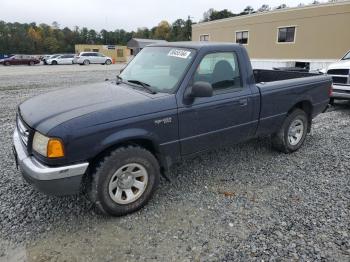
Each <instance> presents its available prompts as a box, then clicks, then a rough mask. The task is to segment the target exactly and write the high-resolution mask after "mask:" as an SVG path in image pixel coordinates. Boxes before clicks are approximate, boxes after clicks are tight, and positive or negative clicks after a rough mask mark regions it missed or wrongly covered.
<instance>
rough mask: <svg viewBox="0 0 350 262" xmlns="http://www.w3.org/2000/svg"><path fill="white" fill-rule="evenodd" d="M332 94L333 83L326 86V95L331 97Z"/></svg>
mask: <svg viewBox="0 0 350 262" xmlns="http://www.w3.org/2000/svg"><path fill="white" fill-rule="evenodd" d="M332 95H333V85H331V86H330V87H329V88H328V96H329V97H331V96H332Z"/></svg>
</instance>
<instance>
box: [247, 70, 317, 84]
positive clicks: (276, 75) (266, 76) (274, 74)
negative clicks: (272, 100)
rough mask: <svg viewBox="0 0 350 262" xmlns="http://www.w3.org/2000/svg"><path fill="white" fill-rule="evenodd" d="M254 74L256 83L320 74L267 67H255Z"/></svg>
mask: <svg viewBox="0 0 350 262" xmlns="http://www.w3.org/2000/svg"><path fill="white" fill-rule="evenodd" d="M253 74H254V78H255V83H266V82H274V81H281V80H289V79H295V78H302V77H310V76H318V75H319V74H314V73H308V72H296V71H281V70H265V69H254V70H253Z"/></svg>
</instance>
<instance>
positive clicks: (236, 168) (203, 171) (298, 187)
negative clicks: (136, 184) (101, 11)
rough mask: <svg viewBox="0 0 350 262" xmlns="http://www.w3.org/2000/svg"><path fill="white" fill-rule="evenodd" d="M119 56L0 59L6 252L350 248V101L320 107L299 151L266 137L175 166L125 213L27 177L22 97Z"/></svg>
mask: <svg viewBox="0 0 350 262" xmlns="http://www.w3.org/2000/svg"><path fill="white" fill-rule="evenodd" d="M118 68H120V66H118V65H114V66H111V67H102V66H91V67H79V66H76V67H74V66H70V67H69V66H68V67H66V66H62V67H57V69H56V68H54V67H41V68H40V67H33V69H32V68H30V70H32V71H31V72H28V71H26V70H24V69H27V67H10V68H9V70H11V71H7V70H5V69H4V68H0V101H1V104H0V132H1V134H2V136H1V137H0V143H1V150H0V156H1V159H2V161H1V162H0V169H1V173H0V176H1V177H0V221H1V225H0V261H1V260H4V261H7V260H13V261H25V260H27V261H112V260H113V261H140V260H147V261H156V260H159V261H193V260H194V261H236V260H241V261H246V260H252V261H254V260H258V261H263V260H264V261H267V260H269V261H282V260H283V261H284V260H291V261H295V260H301V261H319V260H326V261H349V260H350V149H349V148H350V104H349V103H343V104H339V105H337V106H336V107H335V108H333V110H331V111H330V112H327V113H325V114H322V115H320V116H318V117H317V118H316V119H315V120H314V125H313V130H312V133H311V134H310V135H309V136H308V138H307V140H306V143H305V145H304V146H303V148H302V149H301V150H300V151H298V152H296V153H294V154H291V155H285V154H281V153H278V152H275V151H273V150H272V149H271V146H270V141H269V139H267V138H260V139H255V140H253V141H250V142H247V143H243V144H240V145H237V146H234V147H227V148H223V149H219V150H216V151H214V152H211V153H207V154H205V155H203V156H201V157H198V158H196V159H193V160H191V161H187V162H184V163H182V164H180V165H178V166H176V167H174V169H173V170H172V171H171V173H170V174H169V175H170V176H171V177H172V180H173V181H172V182H171V183H169V182H166V181H162V182H161V186H160V189H159V190H158V191H157V193H156V195H155V197H154V198H153V199H152V201H151V202H150V203H149V204H148V205H147V207H145V208H144V209H143V210H140V211H139V212H137V213H134V214H132V215H129V216H126V217H122V218H107V217H102V216H97V215H95V214H94V213H93V212H92V210H91V206H90V204H89V202H88V201H87V200H86V199H85V198H84V197H83V196H73V197H60V198H58V197H53V196H45V195H43V194H41V193H38V192H36V191H35V189H33V188H32V187H31V186H29V185H27V184H26V183H25V182H23V181H22V179H21V178H20V175H19V173H18V171H17V170H16V169H15V166H14V163H13V157H12V152H11V150H12V149H11V147H12V143H11V136H12V131H13V127H14V120H15V108H16V105H17V104H18V103H20V102H21V101H23V100H24V99H26V98H29V97H32V96H34V95H37V94H40V93H43V92H47V91H50V90H53V89H56V88H60V87H67V86H71V85H77V84H80V83H86V82H97V81H103V80H104V79H105V78H113V77H114V76H115V74H116V71H117V70H118ZM22 71H25V72H22ZM92 72H93V73H92Z"/></svg>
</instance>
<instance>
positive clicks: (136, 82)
mask: <svg viewBox="0 0 350 262" xmlns="http://www.w3.org/2000/svg"><path fill="white" fill-rule="evenodd" d="M127 81H128V82H130V83H133V84H136V85H139V86H142V87H143V88H144V89H146V90H147V91H149V92H150V93H151V94H153V95H154V94H157V91H155V90H154V89H153V88H152V87H151V86H150V85H149V84H147V83H145V82H142V81H139V80H127Z"/></svg>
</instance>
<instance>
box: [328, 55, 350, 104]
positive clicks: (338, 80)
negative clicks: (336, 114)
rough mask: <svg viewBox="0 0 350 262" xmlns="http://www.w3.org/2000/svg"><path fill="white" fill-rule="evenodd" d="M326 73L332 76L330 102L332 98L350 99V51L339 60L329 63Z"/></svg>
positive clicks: (332, 101)
mask: <svg viewBox="0 0 350 262" xmlns="http://www.w3.org/2000/svg"><path fill="white" fill-rule="evenodd" d="M327 74H328V75H330V76H332V78H333V93H332V96H331V101H330V103H331V104H333V103H334V99H342V100H350V51H349V52H348V53H347V54H346V55H345V56H344V57H343V58H342V59H341V60H340V61H339V62H336V63H334V64H331V65H330V66H329V67H328V69H327Z"/></svg>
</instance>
